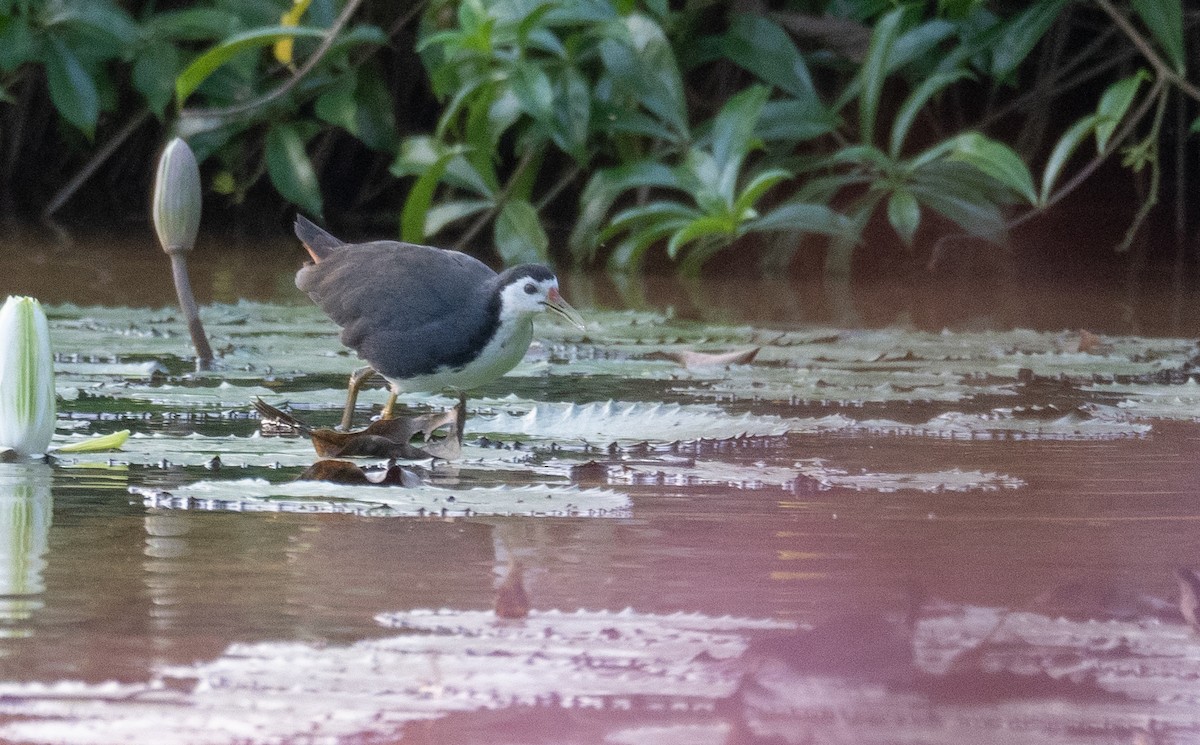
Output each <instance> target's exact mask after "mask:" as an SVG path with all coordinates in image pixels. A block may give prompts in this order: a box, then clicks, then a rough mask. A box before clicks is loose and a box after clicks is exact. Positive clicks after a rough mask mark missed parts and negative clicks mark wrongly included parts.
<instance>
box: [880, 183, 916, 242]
mask: <svg viewBox="0 0 1200 745" xmlns="http://www.w3.org/2000/svg"><path fill="white" fill-rule="evenodd" d="M887 216H888V222H890V223H891V224H892V227H893V228H895V229H896V234H897V235H899V236H900V240H902V241H904V245H906V246H912V243H913V236H914V235H916V232H917V227H918V226H919V225H920V224H921V205H920V204H918V203H917V200H916V197H914V196H913V195H912V192H910V191H909V190H907V189H904V188H900V189H896V190H895V191H894V192H892V196H891V197H890V198H889V199H888V205H887Z"/></svg>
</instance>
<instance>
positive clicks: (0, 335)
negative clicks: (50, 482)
mask: <svg viewBox="0 0 1200 745" xmlns="http://www.w3.org/2000/svg"><path fill="white" fill-rule="evenodd" d="M54 406H55V401H54V357H53V355H52V354H51V353H50V325H49V324H48V323H47V322H46V313H45V312H44V311H43V310H42V305H41V303H39V302H38V301H37V300H35V299H34V298H31V297H9V298H8V300H6V301H5V303H4V307H3V308H0V447H7V448H12V449H13V450H15V451H16V452H18V453H20V454H22V455H33V454H40V453H44V452H46V449H47V448H48V447H49V446H50V438H51V437H53V436H54V415H55V412H54Z"/></svg>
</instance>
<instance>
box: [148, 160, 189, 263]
mask: <svg viewBox="0 0 1200 745" xmlns="http://www.w3.org/2000/svg"><path fill="white" fill-rule="evenodd" d="M201 205H202V194H201V187H200V166H199V165H197V163H196V156H195V154H193V153H192V149H191V148H190V147H188V144H187V143H186V142H184V141H183V140H181V139H179V138H178V137H176V138H175V139H173V140H171V141H170V142H169V143H167V147H166V149H165V150H163V154H162V157H161V158H160V159H159V161H158V175H157V176H155V179H154V202H153V204H152V205H151V206H152V210H153V214H154V229H155V230H156V231H157V232H158V242H159V243H160V244H162V248H163V250H164V251H166V252H167V253H169V254H173V253H176V252H179V251H191V250H192V246H193V245H194V244H195V243H196V233H197V232H198V231H199V230H200V210H201Z"/></svg>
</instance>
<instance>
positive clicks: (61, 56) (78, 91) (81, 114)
mask: <svg viewBox="0 0 1200 745" xmlns="http://www.w3.org/2000/svg"><path fill="white" fill-rule="evenodd" d="M45 62H46V82H47V84H48V85H49V87H50V100H51V101H53V102H54V108H56V109H58V113H59V114H61V115H62V117H63V118H64V119H66V120H67V121H68V122H70V123H71V124H73V125H75V126H76V127H78V128H79V129H80V130H82V131H83V133H84V134H85V135H87V137H88V139H89V140H90V139H92V137H94V136H95V133H96V120H97V119H98V118H99V117H100V94H99V91H98V90H97V89H96V83H95V81H94V80H92V76H91V75H89V74H88V71H87V70H85V69H84V67H83V63H82V62H80V61H79V58H78V57H76V56H75V53H74V52H73V51H71V48H70V47H69V46H67V43H66V42H65V41H63V39H62V38H61V37H58V36H55V37H52V38H51V39H50V45H49V46H47V47H46V57H45Z"/></svg>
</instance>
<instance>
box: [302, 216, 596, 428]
mask: <svg viewBox="0 0 1200 745" xmlns="http://www.w3.org/2000/svg"><path fill="white" fill-rule="evenodd" d="M295 230H296V236H297V237H298V238H299V239H300V241H301V242H302V243H303V244H304V248H305V249H307V250H308V253H309V255H310V256H311V257H312V259H313V260H312V263H310V264H306V265H305V266H304V267H303V268H302V269H301V270H300V271H299V272H297V274H296V286H297V287H299V288H300V289H301V290H303V291H304V292H306V293H308V296H309V297H310V298H312V300H313V302H315V303H316V304H317V305H319V306H320V307H321V310H323V311H325V313H326V314H327V315H328V316H329V317H330V318H332V319H333V321H334V322H335V323H337V324H338V325H339V326H341V327H342V337H341V338H342V343H343V344H345V345H346V346H348V347H350V348H351V349H353V350H354V351H356V352H358V356H359V357H361V358H363V359H365V360H366V361H367V362H368V363H369V367H365V368H361V369H359V370H356V371H355V372H354V374H352V375H351V376H350V386H349V392H348V395H347V398H346V408H345V410H344V412H343V414H342V428H343V429H349V428H350V424H351V420H352V419H353V416H354V403H355V400H356V398H357V396H358V390H359V388H361V387H362V385H363V383H364V382H366V380H367V379H368V378H369V377H370V376H371V374H372V373H373V372H378V373H379V374H380V375H382V376H383V377H384V378H385V379H387V381H388V383H389V384H390V385H391V390H392V393H391V397H390V398H389V399H388V403H387V405H386V406H385V407H384V416H385V418H386V417H387V416H390V415H391V410H392V406H393V405H394V403H395V400H396V394H398V393H400V392H403V391H408V392H431V393H437V392H440V391H442V390H445V389H447V388H449V389H453V390H456V391H458V392H459V393H460V405H461V404H463V403H464V401H463V398H465V397H463V396H462V393H463V392H464V391H469V390H472V389H474V388H478V387H479V386H481V385H484V384H485V383H489V382H491V381H492V380H495V379H496V378H498V377H500V376H501V375H504V374H505V373H506V372H508V371H509V370H511V369H512V368H513V367H515V366H516V364H517V363H518V362H520V361H521V358H522V357H524V356H525V351H526V350H527V349H528V348H529V343H530V341H532V339H533V318H534V316H536V315H537V314H539V313H541V312H543V311H547V310H550V311H553V312H555V313H557V314H558V315H560V316H562V317H563V318H565V319H567V320H568V321H570V322H571V323H573V324H575V325H576V326H578V327H579V328H581V329H582V328H583V319H582V318H581V317H580V315H579V313H578V312H576V311H575V309H574V308H572V307H571V306H570V304H569V303H567V301H566V300H563V297H562V295H560V294H559V292H558V278H557V277H556V276H555V275H554V272H552V271H551V270H550V269H549V268H548V267H545V266H542V265H540V264H523V265H521V266H515V267H512V268H511V269H506V270H505V271H503V272H501V273H500V274H497V273H496V272H494V271H492V270H491V269H490V268H488V266H487V265H486V264H484V263H483V262H481V261H478V260H477V259H474V258H472V257H470V256H468V255H466V254H464V253H459V252H457V251H445V250H442V249H440V248H431V247H429V246H417V245H413V244H411V243H399V242H397V241H372V242H370V243H359V244H348V243H345V242H343V241H341V240H339V239H337V238H335V237H333V236H332V235H330V234H329V233H327V232H326V231H324V230H322V229H321V228H319V227H317V226H316V225H314V224H313V223H311V222H309V221H308V220H306V219H305V218H304V217H301V216H299V215H297V217H296V225H295ZM464 416H465V413H461V412H460V414H459V418H460V421H461V419H462V418H463V417H464ZM460 432H461V428H460Z"/></svg>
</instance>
